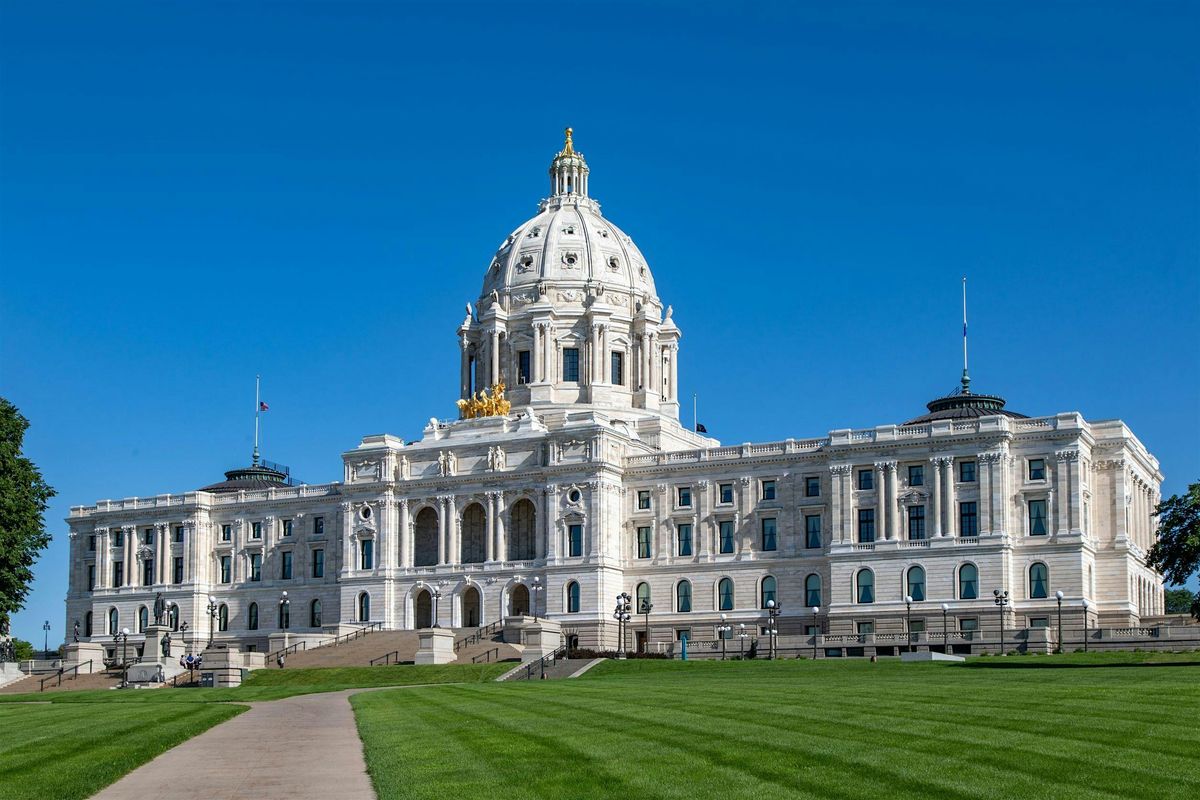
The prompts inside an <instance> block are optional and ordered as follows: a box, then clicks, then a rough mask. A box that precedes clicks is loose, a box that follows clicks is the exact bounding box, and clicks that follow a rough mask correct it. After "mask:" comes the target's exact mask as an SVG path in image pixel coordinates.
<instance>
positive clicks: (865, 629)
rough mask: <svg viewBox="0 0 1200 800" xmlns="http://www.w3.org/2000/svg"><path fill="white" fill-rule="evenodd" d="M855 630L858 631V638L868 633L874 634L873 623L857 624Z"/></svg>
mask: <svg viewBox="0 0 1200 800" xmlns="http://www.w3.org/2000/svg"><path fill="white" fill-rule="evenodd" d="M855 628H856V630H858V634H859V635H860V636H864V635H866V634H868V633H874V632H875V623H874V622H859V623H857V624H856V625H855Z"/></svg>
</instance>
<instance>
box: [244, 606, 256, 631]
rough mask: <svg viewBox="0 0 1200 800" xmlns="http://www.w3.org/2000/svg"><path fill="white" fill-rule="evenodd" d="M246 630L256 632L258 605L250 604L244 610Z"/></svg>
mask: <svg viewBox="0 0 1200 800" xmlns="http://www.w3.org/2000/svg"><path fill="white" fill-rule="evenodd" d="M246 628H247V630H252V631H256V630H258V603H251V604H250V607H249V608H248V609H246Z"/></svg>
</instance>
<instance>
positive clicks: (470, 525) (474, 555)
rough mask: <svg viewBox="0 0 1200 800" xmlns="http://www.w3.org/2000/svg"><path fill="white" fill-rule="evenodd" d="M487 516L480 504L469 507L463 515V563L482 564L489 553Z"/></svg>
mask: <svg viewBox="0 0 1200 800" xmlns="http://www.w3.org/2000/svg"><path fill="white" fill-rule="evenodd" d="M486 539H487V514H486V513H485V512H484V510H483V506H481V505H479V503H472V504H471V505H469V506H467V507H466V509H465V510H464V511H463V515H462V553H461V556H462V563H464V564H482V563H483V560H484V558H485V556H486V555H487V551H486V549H485V541H486Z"/></svg>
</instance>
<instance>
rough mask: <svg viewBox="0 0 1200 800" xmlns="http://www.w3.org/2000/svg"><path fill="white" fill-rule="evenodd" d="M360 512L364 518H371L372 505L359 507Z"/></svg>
mask: <svg viewBox="0 0 1200 800" xmlns="http://www.w3.org/2000/svg"><path fill="white" fill-rule="evenodd" d="M358 514H359V516H361V517H362V518H363V519H370V518H371V507H370V506H363V507H362V508H361V509H359V512H358Z"/></svg>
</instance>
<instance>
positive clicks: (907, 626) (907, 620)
mask: <svg viewBox="0 0 1200 800" xmlns="http://www.w3.org/2000/svg"><path fill="white" fill-rule="evenodd" d="M904 631H905V634H904V635H905V636H906V637H907V638H908V652H910V653H911V652H912V651H913V643H912V642H913V638H912V595H911V594H906V595H904Z"/></svg>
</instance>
